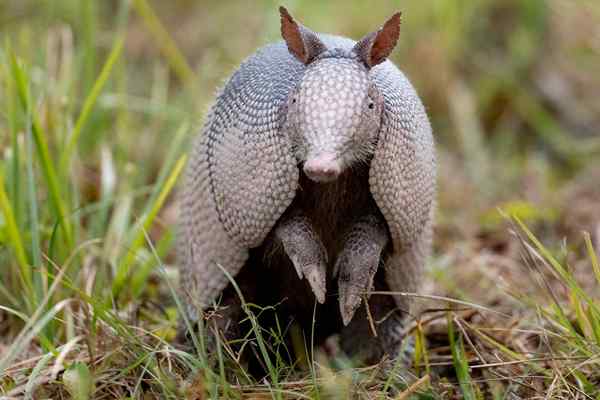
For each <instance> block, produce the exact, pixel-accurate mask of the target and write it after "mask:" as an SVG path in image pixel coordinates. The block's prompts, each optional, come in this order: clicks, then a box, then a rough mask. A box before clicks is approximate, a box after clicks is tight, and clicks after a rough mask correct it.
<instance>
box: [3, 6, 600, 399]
mask: <svg viewBox="0 0 600 400" xmlns="http://www.w3.org/2000/svg"><path fill="white" fill-rule="evenodd" d="M459 3H460V4H458V5H457V3H456V2H453V1H442V0H436V1H433V2H432V3H431V4H430V5H428V6H427V7H425V6H423V5H422V4H420V3H412V2H404V3H401V4H398V5H395V4H392V3H385V4H383V3H382V4H381V5H378V7H372V6H368V5H365V4H366V3H364V2H344V1H341V0H338V1H333V2H327V3H323V2H317V1H316V0H310V1H306V2H301V3H300V2H297V3H293V4H286V5H287V6H288V8H289V9H290V10H292V11H293V13H294V15H295V16H297V17H298V18H299V19H300V20H301V21H302V22H304V23H305V24H306V25H307V26H310V27H312V28H314V29H315V30H320V31H327V32H338V33H342V34H345V35H350V36H353V37H358V36H360V35H362V34H364V33H366V32H368V31H370V30H373V29H374V28H376V27H377V26H378V25H379V24H380V23H381V22H382V21H384V20H385V18H386V17H387V16H389V15H391V14H392V12H394V11H396V9H398V8H399V9H400V10H401V11H402V12H403V25H402V33H401V40H400V44H399V46H398V49H397V51H396V52H395V53H394V56H393V60H394V61H395V62H396V63H397V64H398V65H399V66H401V68H402V69H403V70H405V71H406V73H407V75H408V76H409V77H410V78H411V80H412V81H413V82H414V83H415V85H416V87H417V89H418V90H419V92H420V94H421V95H422V97H423V100H424V103H425V104H426V105H427V108H428V112H429V114H430V116H431V119H432V124H433V126H434V130H435V135H436V140H437V142H438V150H439V164H440V167H439V171H440V177H439V195H438V203H439V211H438V215H437V226H436V240H435V252H434V256H433V257H432V259H431V261H430V264H429V265H428V274H427V280H426V283H427V284H426V285H425V287H424V288H423V291H422V292H420V293H418V294H416V296H415V302H416V303H417V305H418V308H419V310H420V311H421V312H420V313H419V314H415V318H414V320H412V321H411V323H412V325H411V326H410V327H409V329H408V335H410V336H413V338H414V340H415V353H414V367H415V368H414V370H413V371H412V372H413V373H414V375H415V376H414V377H413V378H414V379H413V380H410V381H405V380H404V379H403V378H404V375H406V371H404V370H403V368H402V366H401V365H397V366H394V367H392V369H391V370H388V372H389V371H391V373H387V374H382V373H381V371H382V369H381V366H380V365H377V366H361V365H357V364H356V363H354V361H353V360H350V359H348V358H347V357H346V356H344V355H343V354H341V353H340V352H335V351H334V354H333V355H332V354H331V353H326V352H325V350H324V349H323V348H320V347H318V346H316V345H315V344H314V336H313V334H314V332H301V331H299V330H298V328H297V327H295V326H287V325H284V324H283V323H281V324H279V325H277V326H276V327H275V328H271V329H267V328H265V327H262V326H261V325H260V323H259V320H260V317H261V316H262V315H264V314H269V313H273V310H274V309H276V308H277V305H273V307H259V306H257V305H255V304H250V303H245V302H244V307H243V310H244V312H245V313H246V317H247V322H248V326H249V327H250V328H249V329H248V332H247V333H246V335H245V336H244V337H243V338H242V339H241V340H240V342H239V343H236V345H237V346H241V347H242V348H244V349H246V350H247V351H251V352H254V353H255V354H256V356H257V358H258V359H259V360H260V362H261V363H262V364H263V366H264V369H265V370H266V371H267V374H266V376H265V377H264V379H257V378H256V377H253V376H250V375H249V374H248V373H247V371H245V369H244V366H243V362H241V361H240V360H238V359H237V353H236V348H238V347H236V345H234V344H232V343H228V342H227V341H225V340H224V339H223V338H221V337H217V338H216V341H217V342H216V346H215V349H216V351H215V354H213V355H209V354H207V351H206V347H207V343H206V341H205V340H206V338H205V336H204V335H203V334H202V333H205V331H206V330H207V329H211V327H212V324H213V322H214V320H213V319H210V318H207V320H206V321H203V322H204V323H203V324H202V326H201V327H200V330H201V334H200V335H197V336H194V337H193V346H192V347H193V348H194V349H193V350H192V349H181V348H179V347H177V346H174V345H173V340H174V336H175V332H176V329H177V326H178V321H179V316H180V315H182V312H181V310H182V307H183V305H182V304H181V299H180V298H179V297H178V295H177V265H176V260H175V257H174V243H175V240H174V238H175V230H176V229H175V225H176V218H175V214H176V209H177V205H176V202H175V201H174V192H175V191H176V184H177V181H178V178H179V177H180V175H181V172H182V169H183V167H184V164H185V161H186V153H187V149H188V147H189V143H190V139H191V138H192V137H193V136H194V135H195V134H196V133H197V132H198V130H199V127H200V126H201V122H202V121H201V119H202V117H203V115H204V112H205V110H206V107H207V104H209V102H210V100H211V98H212V96H213V93H214V91H215V88H216V87H217V86H219V85H220V84H221V82H222V80H223V79H224V78H225V77H226V76H227V75H228V74H229V73H230V72H231V71H232V70H233V68H234V67H235V65H237V64H239V62H241V61H242V60H243V59H244V58H245V57H246V56H247V55H249V54H250V53H251V52H252V51H253V50H254V49H255V48H257V47H258V46H260V45H262V44H264V43H266V42H267V41H272V40H276V39H278V35H279V26H278V23H279V21H278V16H277V4H275V3H272V2H269V1H261V2H255V3H253V7H254V8H253V9H252V10H251V11H248V8H247V4H245V3H244V4H242V3H238V2H219V1H212V0H211V1H207V2H202V3H198V2H193V1H188V0H178V1H176V2H172V4H171V3H169V5H165V4H166V3H164V2H158V1H151V0H133V1H114V2H99V1H91V0H85V1H78V0H54V1H52V2H38V1H34V0H28V1H22V2H3V3H2V4H0V34H1V36H2V37H1V38H0V43H1V47H0V266H1V267H0V396H8V397H10V396H14V397H25V398H61V397H60V396H62V397H63V398H64V397H67V396H71V397H72V398H74V399H88V398H114V397H119V398H135V399H137V398H139V399H141V398H144V399H146V398H182V397H183V396H188V397H191V398H200V399H201V398H218V397H222V398H275V399H287V398H306V399H312V398H316V399H335V398H339V399H345V398H348V397H349V396H351V395H354V396H356V397H358V398H378V399H408V398H411V399H446V398H465V399H480V398H494V399H503V398H514V397H521V398H531V397H536V396H537V397H539V398H542V397H546V398H560V397H562V398H582V399H584V398H585V399H587V398H591V399H600V389H599V387H600V374H599V373H598V371H600V365H599V364H600V301H599V300H598V299H599V298H600V290H599V288H600V265H599V262H598V246H599V243H600V237H598V235H600V212H599V211H598V207H597V204H598V202H599V199H600V189H598V184H597V182H598V180H599V179H600V171H599V170H598V167H597V165H595V161H594V160H597V157H598V155H599V154H600V140H599V139H598V129H599V128H600V119H598V117H597V116H598V115H600V106H599V105H598V103H597V101H596V100H597V90H595V88H597V87H598V85H599V84H600V76H598V74H597V65H599V63H600V53H599V52H598V50H597V46H596V44H595V42H594V41H593V38H594V36H593V35H589V34H587V33H586V32H587V31H586V30H585V29H586V27H589V26H597V25H598V23H600V8H599V7H598V5H596V4H595V3H594V2H585V1H584V2H581V3H578V4H576V5H575V4H573V5H571V4H570V3H569V4H566V3H564V2H561V1H559V0H552V1H549V2H542V1H530V2H518V1H511V2H505V1H500V0H477V1H473V2H465V1H462V2H459ZM111 7H112V8H111ZM588 232H589V233H588ZM238 291H239V290H238ZM240 295H241V292H240ZM183 323H184V325H185V324H188V325H189V321H183ZM188 328H189V326H188ZM288 334H289V335H291V337H292V338H293V340H292V346H288V344H287V342H286V341H285V340H284V336H286V335H288ZM332 343H333V346H334V348H335V340H334V341H333V342H332ZM330 350H331V349H330ZM289 354H291V355H293V356H294V357H291V358H293V359H296V362H294V363H292V364H290V363H289V362H288V361H287V359H288V358H290V357H286V356H287V355H289ZM211 357H213V358H214V360H212V359H210V358H211ZM511 396H512V397H511Z"/></svg>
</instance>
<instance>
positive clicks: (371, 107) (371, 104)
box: [369, 101, 375, 110]
mask: <svg viewBox="0 0 600 400" xmlns="http://www.w3.org/2000/svg"><path fill="white" fill-rule="evenodd" d="M373 107H375V104H374V103H373V102H372V101H369V109H371V110H372V109H373Z"/></svg>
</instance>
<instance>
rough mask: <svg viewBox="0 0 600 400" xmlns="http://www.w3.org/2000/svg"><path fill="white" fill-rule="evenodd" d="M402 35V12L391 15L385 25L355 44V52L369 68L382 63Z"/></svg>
mask: <svg viewBox="0 0 600 400" xmlns="http://www.w3.org/2000/svg"><path fill="white" fill-rule="evenodd" d="M398 36H400V13H399V12H398V13H396V14H394V15H392V16H391V17H390V19H388V20H387V21H385V24H383V26H382V27H381V28H380V29H379V30H377V31H375V32H371V33H369V34H368V35H366V36H365V37H363V38H362V39H361V40H359V41H358V43H356V45H355V46H354V49H353V50H354V52H355V53H356V54H357V55H358V56H359V57H360V58H361V60H362V61H363V62H364V63H365V65H366V66H367V67H368V68H371V67H374V66H375V65H377V64H379V63H382V62H384V61H385V59H386V58H388V57H389V55H390V54H391V53H392V50H394V47H395V46H396V43H397V42H398Z"/></svg>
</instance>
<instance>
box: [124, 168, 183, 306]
mask: <svg viewBox="0 0 600 400" xmlns="http://www.w3.org/2000/svg"><path fill="white" fill-rule="evenodd" d="M186 159H187V156H181V157H180V158H179V160H178V161H177V163H176V164H175V167H174V168H173V171H172V172H171V174H170V175H169V177H168V178H167V180H166V182H165V185H164V186H163V188H162V190H161V191H160V194H159V195H158V198H157V199H156V201H155V202H154V204H153V205H152V207H151V209H150V211H149V212H148V213H147V214H146V216H145V217H144V219H143V222H142V227H141V229H139V230H138V233H137V235H136V236H135V238H134V239H133V241H132V243H131V246H130V247H129V249H128V251H127V254H126V256H125V257H124V258H123V260H122V261H121V263H120V264H119V266H118V267H117V273H116V275H115V279H114V282H113V285H112V292H113V296H114V297H115V298H116V297H117V296H118V295H119V292H120V291H121V289H122V288H123V285H124V284H125V281H126V279H127V277H128V276H129V271H130V268H131V265H132V264H133V261H134V259H135V257H136V254H137V252H138V250H139V249H140V247H142V246H143V244H144V231H147V230H149V229H150V227H151V226H152V223H153V222H154V219H155V218H156V215H157V214H158V212H159V211H160V209H161V208H162V205H163V204H164V202H165V200H166V198H167V196H168V195H169V193H170V192H171V189H173V187H174V186H175V182H176V181H177V177H178V176H179V174H180V173H181V171H182V169H183V167H184V165H185V161H186Z"/></svg>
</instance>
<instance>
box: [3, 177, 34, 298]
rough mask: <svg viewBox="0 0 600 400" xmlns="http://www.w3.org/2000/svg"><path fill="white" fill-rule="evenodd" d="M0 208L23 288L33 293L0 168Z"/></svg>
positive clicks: (30, 276) (27, 263) (29, 271)
mask: <svg viewBox="0 0 600 400" xmlns="http://www.w3.org/2000/svg"><path fill="white" fill-rule="evenodd" d="M0 209H1V210H2V214H3V215H4V220H5V223H6V228H7V231H8V236H9V238H10V243H11V245H12V247H13V249H14V251H15V257H16V258H17V263H18V264H19V272H20V277H21V280H22V282H23V288H24V289H25V290H26V291H27V292H28V293H30V294H33V278H32V272H31V269H30V267H29V261H28V260H27V255H26V254H25V248H24V247H23V240H22V239H21V234H20V233H19V229H18V228H17V222H16V221H15V215H14V212H13V209H12V207H11V205H10V202H9V200H8V196H7V194H6V190H5V188H4V172H3V171H2V170H1V169H0Z"/></svg>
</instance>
